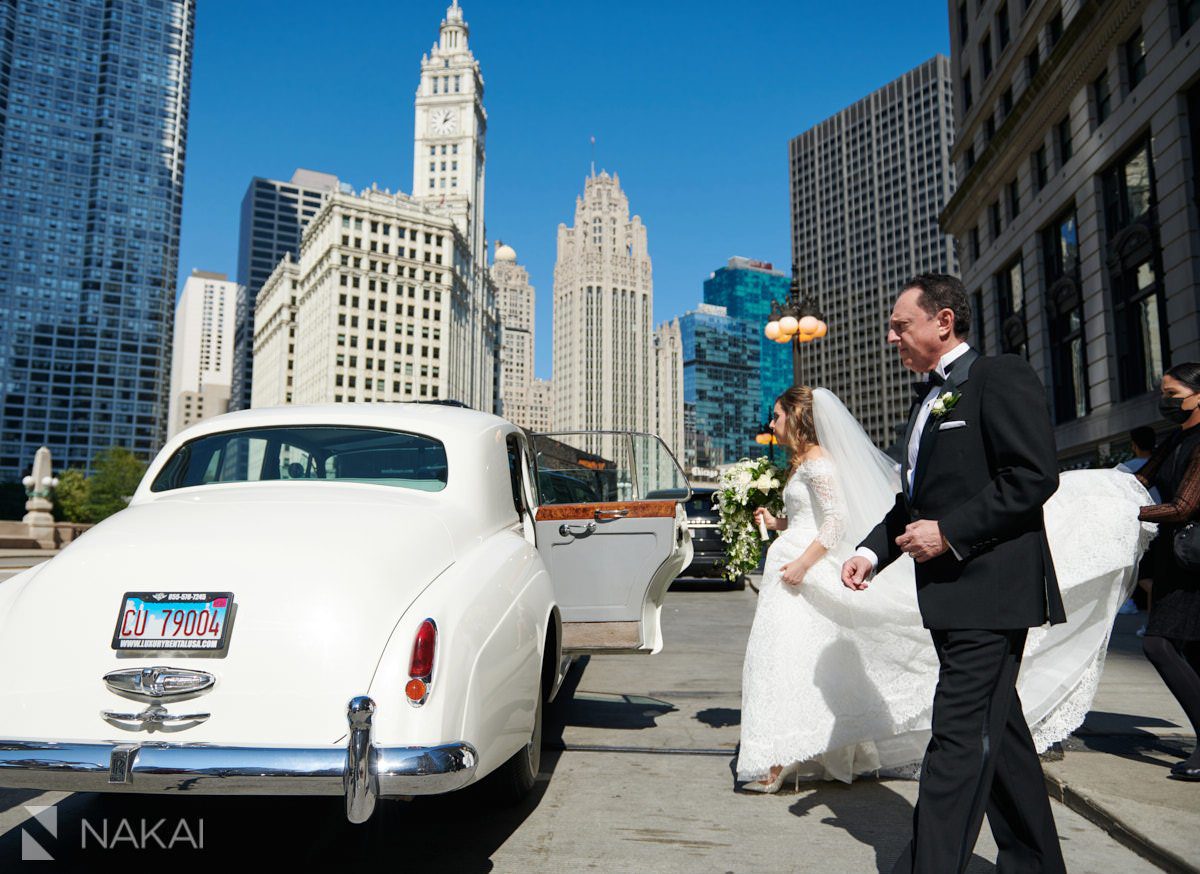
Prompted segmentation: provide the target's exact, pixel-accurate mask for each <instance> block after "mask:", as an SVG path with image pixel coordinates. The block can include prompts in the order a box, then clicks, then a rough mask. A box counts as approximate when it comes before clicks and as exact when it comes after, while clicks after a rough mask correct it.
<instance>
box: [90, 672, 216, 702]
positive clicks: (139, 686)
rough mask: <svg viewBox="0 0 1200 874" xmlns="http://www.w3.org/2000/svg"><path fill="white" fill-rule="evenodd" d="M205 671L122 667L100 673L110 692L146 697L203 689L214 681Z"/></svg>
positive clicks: (188, 693) (184, 693)
mask: <svg viewBox="0 0 1200 874" xmlns="http://www.w3.org/2000/svg"><path fill="white" fill-rule="evenodd" d="M216 679H217V678H216V677H214V676H213V675H212V674H210V673H208V672H207V671H195V670H191V669H189V668H169V667H162V666H155V667H152V668H123V669H122V670H119V671H110V672H109V673H107V674H105V675H104V684H105V685H106V686H108V688H110V689H112V690H113V691H114V692H125V693H128V694H133V695H144V696H148V697H150V698H170V697H172V696H175V695H193V694H195V693H196V692H203V691H204V690H205V689H207V688H209V687H210V686H212V685H213V683H215V682H216Z"/></svg>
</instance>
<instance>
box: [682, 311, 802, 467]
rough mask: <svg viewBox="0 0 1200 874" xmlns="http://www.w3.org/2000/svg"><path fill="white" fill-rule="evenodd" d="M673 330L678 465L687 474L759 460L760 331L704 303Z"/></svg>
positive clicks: (761, 375) (683, 317) (761, 370)
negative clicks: (681, 440) (682, 410)
mask: <svg viewBox="0 0 1200 874" xmlns="http://www.w3.org/2000/svg"><path fill="white" fill-rule="evenodd" d="M679 328H680V334H681V339H682V346H683V350H682V351H683V396H684V404H685V405H686V408H687V410H688V415H687V419H688V424H689V428H688V432H689V433H688V441H687V445H686V450H685V452H684V454H683V455H682V456H680V458H681V460H682V459H686V461H687V465H688V469H689V472H690V469H691V468H692V467H695V466H698V467H701V468H715V467H719V466H720V465H723V464H729V463H731V462H734V461H737V460H738V459H739V458H744V457H746V458H752V457H757V456H759V455H762V447H761V446H758V445H757V444H756V443H755V442H754V435H755V434H756V433H757V432H758V425H759V424H760V421H759V420H760V416H759V410H758V406H759V399H760V398H761V396H762V393H761V382H762V377H763V372H764V369H763V367H762V361H761V359H760V358H759V349H760V345H759V342H758V338H759V337H761V336H762V331H761V330H760V329H759V328H758V327H757V326H756V325H751V324H749V323H748V322H746V321H745V320H743V319H735V318H733V317H731V316H730V315H729V313H728V311H727V310H726V308H725V307H721V306H714V305H712V304H707V303H702V304H700V305H699V306H698V307H697V308H696V309H695V310H694V311H692V312H689V313H686V314H685V315H683V316H682V317H681V318H680V319H679ZM789 366H790V365H789ZM772 400H773V398H772Z"/></svg>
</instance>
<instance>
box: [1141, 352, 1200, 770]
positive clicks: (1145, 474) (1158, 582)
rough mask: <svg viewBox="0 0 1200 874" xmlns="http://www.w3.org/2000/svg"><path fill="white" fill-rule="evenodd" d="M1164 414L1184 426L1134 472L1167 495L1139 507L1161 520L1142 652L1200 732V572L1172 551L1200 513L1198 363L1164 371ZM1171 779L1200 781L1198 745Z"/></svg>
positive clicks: (1146, 515) (1154, 519)
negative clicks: (1181, 531)
mask: <svg viewBox="0 0 1200 874" xmlns="http://www.w3.org/2000/svg"><path fill="white" fill-rule="evenodd" d="M1159 412H1161V413H1162V415H1163V418H1165V419H1167V420H1168V421H1170V422H1172V423H1174V424H1176V425H1178V426H1179V429H1178V430H1177V431H1174V432H1173V433H1172V434H1171V436H1170V437H1168V438H1167V440H1166V441H1165V442H1164V443H1163V445H1162V446H1160V447H1159V448H1158V449H1157V450H1156V451H1155V453H1154V455H1152V456H1151V457H1150V460H1149V461H1148V462H1146V464H1145V466H1144V467H1143V468H1142V469H1141V470H1139V471H1138V472H1137V474H1136V476H1137V478H1138V479H1139V480H1140V481H1141V482H1142V484H1143V485H1145V486H1146V487H1150V486H1156V487H1157V488H1158V490H1159V493H1160V494H1161V496H1162V503H1159V504H1151V505H1149V506H1146V507H1142V509H1141V511H1140V512H1139V514H1138V519H1140V520H1142V521H1146V522H1156V523H1158V525H1159V536H1158V538H1157V539H1156V540H1155V542H1154V545H1153V547H1152V552H1153V565H1154V584H1153V585H1154V588H1153V590H1152V601H1151V606H1150V617H1149V619H1148V620H1147V622H1146V633H1145V636H1144V637H1143V639H1142V649H1143V651H1144V652H1145V653H1146V658H1148V659H1149V660H1150V663H1151V664H1153V665H1154V667H1155V669H1156V670H1157V671H1158V674H1159V676H1160V677H1162V679H1163V682H1164V683H1166V685H1167V688H1168V689H1170V690H1171V694H1172V695H1174V696H1175V698H1176V700H1178V701H1179V705H1180V706H1181V707H1182V708H1183V712H1184V713H1185V714H1186V715H1187V718H1188V719H1189V720H1191V723H1192V730H1193V732H1194V733H1197V734H1200V573H1195V572H1193V571H1189V570H1187V569H1186V568H1184V567H1182V566H1181V565H1180V564H1179V562H1178V561H1177V560H1176V558H1175V553H1174V541H1175V534H1176V532H1177V531H1179V529H1180V528H1181V527H1183V526H1184V525H1185V524H1187V523H1188V522H1191V521H1194V520H1196V519H1198V518H1200V427H1198V426H1200V363H1198V362H1186V363H1184V364H1177V365H1175V366H1174V367H1172V368H1171V369H1170V370H1168V371H1167V372H1166V374H1164V375H1163V378H1162V397H1161V399H1160V400H1159ZM1169 776H1171V777H1173V778H1175V779H1177V780H1193V781H1200V746H1198V747H1197V749H1195V750H1193V751H1192V754H1191V756H1189V757H1188V758H1186V759H1184V760H1183V761H1181V762H1177V763H1176V764H1175V765H1174V766H1173V767H1172V768H1171V773H1170V775H1169Z"/></svg>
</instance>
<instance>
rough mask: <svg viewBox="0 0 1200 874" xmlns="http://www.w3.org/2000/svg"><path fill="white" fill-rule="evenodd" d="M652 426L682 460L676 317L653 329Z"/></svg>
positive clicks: (680, 362)
mask: <svg viewBox="0 0 1200 874" xmlns="http://www.w3.org/2000/svg"><path fill="white" fill-rule="evenodd" d="M654 377H655V388H654V417H655V419H654V429H653V432H654V433H655V434H657V435H658V436H659V437H660V438H662V442H663V443H665V444H666V446H667V448H668V449H670V450H671V454H672V455H674V456H675V460H676V461H678V462H680V463H681V464H682V462H683V450H684V443H683V336H682V334H681V333H680V330H679V319H672V320H671V321H669V322H663V323H662V324H661V325H659V326H658V328H657V329H656V330H655V331H654Z"/></svg>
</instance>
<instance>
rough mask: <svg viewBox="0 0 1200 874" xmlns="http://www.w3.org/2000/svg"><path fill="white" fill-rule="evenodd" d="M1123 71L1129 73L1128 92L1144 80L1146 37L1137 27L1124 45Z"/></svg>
mask: <svg viewBox="0 0 1200 874" xmlns="http://www.w3.org/2000/svg"><path fill="white" fill-rule="evenodd" d="M1125 69H1126V71H1128V73H1129V90H1130V91H1132V90H1133V89H1134V88H1136V87H1137V86H1138V83H1139V82H1141V81H1142V80H1143V79H1145V78H1146V35H1145V34H1144V33H1142V29H1141V28H1140V27H1139V28H1138V29H1137V30H1135V31H1134V32H1133V36H1131V37H1130V38H1129V41H1128V42H1127V43H1125Z"/></svg>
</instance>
